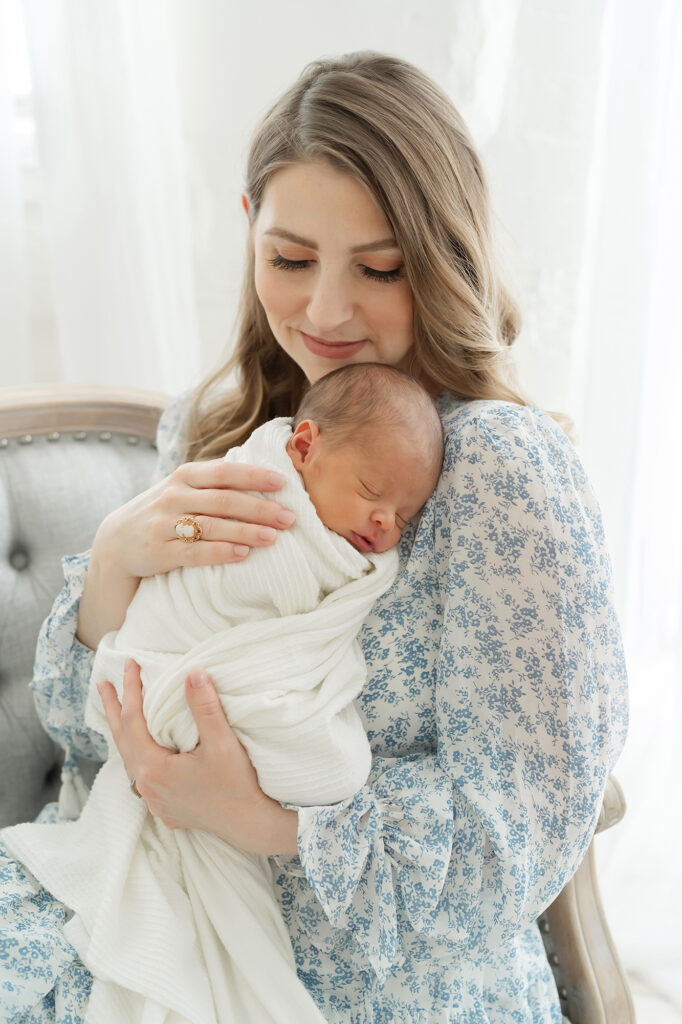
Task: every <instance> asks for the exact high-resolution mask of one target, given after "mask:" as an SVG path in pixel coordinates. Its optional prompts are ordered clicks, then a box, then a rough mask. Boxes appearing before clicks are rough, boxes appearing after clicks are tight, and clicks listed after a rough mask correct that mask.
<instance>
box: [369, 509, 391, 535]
mask: <svg viewBox="0 0 682 1024" xmlns="http://www.w3.org/2000/svg"><path fill="white" fill-rule="evenodd" d="M372 521H373V523H374V524H375V525H376V526H378V527H379V529H380V530H385V531H388V530H392V529H393V528H394V526H395V512H391V511H390V509H376V511H375V512H374V515H373V516H372Z"/></svg>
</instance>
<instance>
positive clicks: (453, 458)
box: [280, 402, 627, 981]
mask: <svg viewBox="0 0 682 1024" xmlns="http://www.w3.org/2000/svg"><path fill="white" fill-rule="evenodd" d="M445 427H446V436H447V449H446V457H445V463H444V468H443V473H442V476H441V480H440V483H439V486H438V488H437V491H436V493H435V494H434V495H433V496H432V499H431V501H430V503H429V505H428V506H427V508H426V510H425V511H424V513H423V515H422V521H421V523H420V527H419V529H418V531H417V533H416V537H415V542H414V546H413V549H412V555H411V558H410V562H409V563H408V571H412V570H411V568H410V567H411V566H413V565H414V564H419V562H420V560H426V562H427V568H426V569H424V567H423V566H422V569H423V572H422V579H425V580H427V581H428V587H429V588H430V590H431V594H430V599H429V597H428V596H425V595H424V594H422V596H421V597H419V596H415V599H414V604H413V609H412V612H411V614H410V616H409V618H406V619H403V620H402V621H399V622H397V623H392V624H391V622H390V619H391V616H390V613H387V615H386V621H387V625H386V629H385V648H386V649H385V650H384V651H381V652H380V654H379V655H378V656H379V657H380V658H382V659H386V658H389V659H390V658H391V649H392V636H394V634H392V632H391V631H392V629H396V628H397V629H400V630H402V631H403V632H404V631H407V633H408V634H409V649H411V650H412V651H413V652H414V658H415V664H414V665H413V666H412V667H410V666H409V665H405V663H404V659H403V660H402V661H401V663H398V662H397V661H396V663H395V685H396V687H401V686H408V687H409V686H417V685H418V683H417V680H418V679H419V678H420V670H419V668H418V666H417V661H418V659H419V651H420V650H423V644H422V642H421V638H422V637H423V636H425V634H426V632H427V631H429V632H430V633H432V632H433V631H434V630H436V631H439V632H440V642H439V644H438V648H437V649H438V654H437V658H436V664H435V670H434V672H433V675H432V678H431V681H430V685H431V687H432V689H433V699H434V702H435V712H434V718H435V735H433V736H432V740H433V743H432V749H431V750H428V749H427V750H426V751H425V750H424V749H422V750H421V751H418V752H415V753H414V754H410V755H408V756H399V757H391V756H378V757H376V758H375V760H374V763H373V768H372V772H371V774H370V777H369V779H368V782H367V784H366V785H365V786H364V787H363V788H362V789H361V790H360V791H359V792H358V793H357V794H356V795H355V796H354V797H353V798H351V799H349V800H346V801H344V802H343V803H340V804H336V805H333V806H328V807H303V808H297V809H298V811H299V832H298V845H299V857H298V858H294V859H292V860H291V861H289V862H288V864H287V863H286V861H284V860H282V861H280V866H282V867H284V868H285V869H287V868H288V869H289V870H291V871H293V872H294V873H299V872H303V873H304V874H305V877H306V878H307V880H308V883H309V884H310V886H312V888H313V890H314V893H315V897H316V899H317V900H318V901H319V903H320V904H321V906H322V908H323V910H324V913H325V914H326V916H327V918H328V919H329V921H330V922H331V924H332V925H334V926H337V927H339V928H345V929H348V930H350V932H352V934H353V936H354V938H355V940H356V941H357V943H358V944H359V946H360V947H361V949H362V951H363V954H364V956H365V957H366V961H367V963H368V965H370V966H371V968H372V969H373V970H374V972H375V973H376V975H377V976H378V978H379V980H380V981H382V980H383V979H385V978H386V977H387V976H388V974H389V973H390V972H391V971H392V970H394V969H395V968H396V966H398V965H399V964H400V963H401V962H402V961H403V960H404V959H405V957H406V956H408V955H409V956H415V957H416V958H417V959H421V960H423V959H425V957H427V956H428V957H429V958H431V959H433V958H438V957H443V958H452V957H465V958H469V959H471V960H474V961H486V960H487V959H488V958H489V957H490V955H491V953H492V951H494V950H495V949H496V947H498V946H499V945H500V944H501V943H503V942H505V941H507V940H508V939H510V938H511V937H513V936H514V935H516V934H519V933H520V932H522V931H523V930H524V929H525V928H526V927H527V926H528V925H529V924H530V923H531V922H532V921H533V920H534V919H535V918H536V917H537V916H538V915H539V914H540V913H541V912H542V911H543V910H544V909H545V907H546V906H547V905H548V904H549V903H550V902H551V901H552V900H553V899H554V897H555V896H556V895H557V894H558V892H559V891H560V890H561V889H562V887H563V886H564V884H565V883H566V882H567V881H568V879H569V878H570V877H571V875H572V874H573V873H574V871H575V870H576V868H577V866H578V864H579V863H580V861H581V859H582V857H583V856H584V854H585V852H586V850H587V846H588V845H589V842H590V838H591V835H592V832H593V829H594V827H595V824H596V820H597V815H598V812H599V808H600V805H601V799H602V795H603V791H604V787H605V784H606V779H607V776H608V774H609V772H610V770H611V768H612V767H613V764H614V762H615V761H616V759H617V757H618V755H619V753H620V750H621V748H622V745H623V742H624V739H625V733H626V729H627V696H626V671H625V664H624V658H623V649H622V643H621V636H620V629H619V625H618V621H617V617H616V614H615V611H614V606H613V593H612V572H611V565H610V560H609V555H608V552H607V549H606V544H605V538H604V531H603V528H602V522H601V516H600V511H599V507H598V504H597V502H596V500H595V497H594V494H593V492H592V490H591V487H590V484H589V482H588V480H587V478H586V475H585V472H584V470H583V468H582V466H581V464H580V461H579V459H578V456H577V454H576V452H575V450H574V449H573V447H572V446H571V444H570V442H569V441H568V440H567V439H566V437H565V435H564V434H563V432H562V431H561V429H560V428H559V427H558V426H557V425H556V424H555V423H554V421H553V420H551V418H550V417H549V416H547V415H546V414H544V413H541V412H540V411H539V410H535V409H527V408H521V407H517V406H513V405H511V404H509V403H498V402H470V403H467V404H466V405H465V407H464V408H463V409H462V408H460V409H459V410H457V411H456V412H455V413H453V414H452V415H451V416H450V417H446V418H445ZM415 560H416V563H415ZM415 578H416V577H415ZM393 648H394V649H395V643H394V644H393ZM402 649H404V647H403V648H402ZM383 664H385V661H384V662H383ZM377 738H379V739H380V737H379V735H378V733H377ZM384 747H386V744H384Z"/></svg>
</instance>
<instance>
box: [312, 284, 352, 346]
mask: <svg viewBox="0 0 682 1024" xmlns="http://www.w3.org/2000/svg"><path fill="white" fill-rule="evenodd" d="M353 306H354V304H353V295H352V290H351V288H350V287H349V285H348V282H347V281H344V280H343V276H342V275H341V274H338V273H334V272H333V270H324V269H320V271H319V273H318V274H317V275H315V277H314V282H313V286H312V292H311V293H310V298H309V300H308V307H307V309H306V316H307V317H308V322H309V323H310V326H311V327H312V328H313V329H314V330H315V332H316V334H318V335H319V337H322V338H328V337H329V335H330V334H333V332H334V331H336V330H337V329H338V328H339V327H341V326H343V324H346V323H348V322H349V321H350V320H352V318H353ZM329 340H331V341H336V340H355V339H336V338H330V339H329Z"/></svg>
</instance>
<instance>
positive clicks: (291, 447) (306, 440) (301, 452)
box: [287, 420, 320, 473]
mask: <svg viewBox="0 0 682 1024" xmlns="http://www.w3.org/2000/svg"><path fill="white" fill-rule="evenodd" d="M319 436H320V431H319V429H318V426H317V423H315V421H314V420H301V422H300V423H299V425H298V426H297V427H296V429H295V430H294V432H293V434H292V436H291V437H290V438H289V443H288V444H287V451H288V452H289V457H290V459H291V461H292V462H293V464H294V466H295V467H296V469H297V470H298V471H299V473H300V472H301V469H302V468H303V464H304V463H305V462H306V460H307V459H309V458H310V456H311V455H312V453H313V451H314V450H315V445H316V444H317V439H318V438H319Z"/></svg>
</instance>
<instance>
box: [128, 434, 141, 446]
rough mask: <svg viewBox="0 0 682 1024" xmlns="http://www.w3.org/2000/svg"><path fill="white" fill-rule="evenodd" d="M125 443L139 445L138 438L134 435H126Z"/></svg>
mask: <svg viewBox="0 0 682 1024" xmlns="http://www.w3.org/2000/svg"><path fill="white" fill-rule="evenodd" d="M126 441H127V442H128V444H139V443H140V439H139V437H137V435H136V434H128V436H127V437H126Z"/></svg>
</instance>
